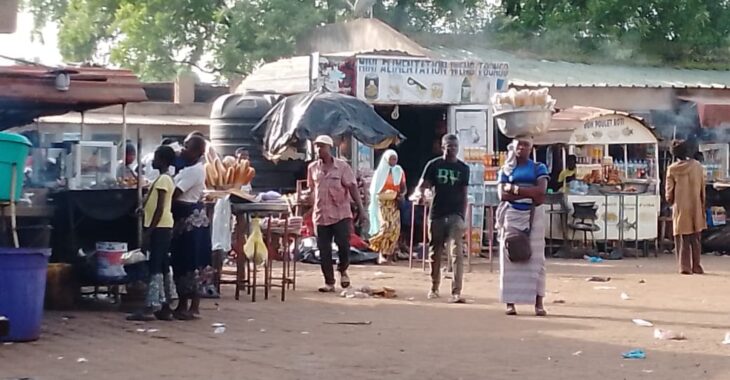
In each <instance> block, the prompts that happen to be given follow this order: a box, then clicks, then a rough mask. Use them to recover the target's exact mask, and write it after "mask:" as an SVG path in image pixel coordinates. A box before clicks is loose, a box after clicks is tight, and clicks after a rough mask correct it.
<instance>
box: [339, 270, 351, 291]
mask: <svg viewBox="0 0 730 380" xmlns="http://www.w3.org/2000/svg"><path fill="white" fill-rule="evenodd" d="M340 285H341V286H342V289H347V288H349V287H350V276H348V275H347V273H342V274H341V277H340Z"/></svg>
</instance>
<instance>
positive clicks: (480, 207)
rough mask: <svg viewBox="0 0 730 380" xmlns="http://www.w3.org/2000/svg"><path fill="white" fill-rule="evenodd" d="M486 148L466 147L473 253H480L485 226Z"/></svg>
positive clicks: (465, 158) (465, 159)
mask: <svg viewBox="0 0 730 380" xmlns="http://www.w3.org/2000/svg"><path fill="white" fill-rule="evenodd" d="M485 155H486V148H465V149H464V161H465V162H466V164H467V165H469V188H468V192H467V195H468V197H469V201H470V203H471V204H472V208H471V220H470V221H468V223H470V224H471V236H470V239H471V243H472V244H471V253H472V254H478V253H479V252H480V250H481V246H482V230H483V228H484V206H485V194H486V191H485V187H484V181H485V178H486V168H485V166H484V157H485Z"/></svg>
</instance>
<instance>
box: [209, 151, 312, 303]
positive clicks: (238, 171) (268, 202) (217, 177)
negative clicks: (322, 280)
mask: <svg viewBox="0 0 730 380" xmlns="http://www.w3.org/2000/svg"><path fill="white" fill-rule="evenodd" d="M205 169H206V186H207V188H208V190H207V191H206V198H207V199H208V201H209V202H217V201H218V200H220V199H225V200H226V202H227V203H228V204H229V205H230V206H229V207H230V216H231V217H232V224H233V226H232V236H231V239H230V244H228V245H229V246H230V248H231V249H230V252H229V254H228V256H227V257H226V258H225V259H223V260H214V261H217V262H218V265H216V266H217V268H216V269H217V271H218V273H220V274H221V278H220V279H219V280H218V282H219V283H222V284H233V285H235V288H236V290H235V298H236V300H238V299H239V298H240V293H241V291H245V292H246V293H248V294H250V295H251V300H252V301H253V302H255V301H256V297H257V290H258V289H261V288H263V290H264V298H265V299H268V298H269V293H270V292H271V289H272V288H275V287H276V288H280V289H281V300H282V301H284V300H285V299H286V290H287V289H288V288H293V289H295V287H296V263H293V261H294V260H293V257H294V255H293V252H292V251H293V249H294V248H295V247H296V246H297V245H298V241H299V236H300V234H301V228H302V218H301V217H294V216H291V214H292V208H291V206H290V205H289V204H288V203H287V202H286V201H285V199H284V198H283V197H282V196H281V195H279V194H277V193H273V192H268V193H260V194H258V195H253V194H250V193H249V192H248V191H249V189H250V187H249V186H250V183H251V181H252V180H253V179H254V177H255V175H256V170H255V169H254V168H253V166H251V163H250V161H249V160H246V159H239V158H235V157H232V156H226V157H223V158H222V159H221V158H218V157H208V159H207V163H206V165H205ZM217 217H218V215H213V220H214V229H215V228H216V219H217ZM213 235H214V238H213V244H214V249H216V247H217V244H216V243H217V240H218V239H217V238H215V235H216V231H215V230H214V231H213ZM225 245H226V244H223V246H225ZM225 248H228V247H225ZM226 262H228V263H233V264H234V265H235V268H229V267H227V266H225V263H226ZM277 262H281V271H280V272H279V273H280V275H279V274H275V270H274V266H275V263H277ZM228 278H232V279H228Z"/></svg>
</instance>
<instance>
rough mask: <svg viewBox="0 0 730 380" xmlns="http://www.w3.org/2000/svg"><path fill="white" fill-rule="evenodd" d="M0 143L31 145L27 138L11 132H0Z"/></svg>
mask: <svg viewBox="0 0 730 380" xmlns="http://www.w3.org/2000/svg"><path fill="white" fill-rule="evenodd" d="M0 141H6V142H12V143H16V144H23V145H27V146H32V145H33V144H31V143H30V140H28V138H27V137H25V136H23V135H21V134H19V133H12V132H0Z"/></svg>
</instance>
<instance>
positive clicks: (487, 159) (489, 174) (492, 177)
mask: <svg viewBox="0 0 730 380" xmlns="http://www.w3.org/2000/svg"><path fill="white" fill-rule="evenodd" d="M506 160H507V152H494V153H486V154H485V155H484V160H483V161H484V181H486V182H495V181H497V180H499V169H501V168H502V165H504V162H505V161H506Z"/></svg>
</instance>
